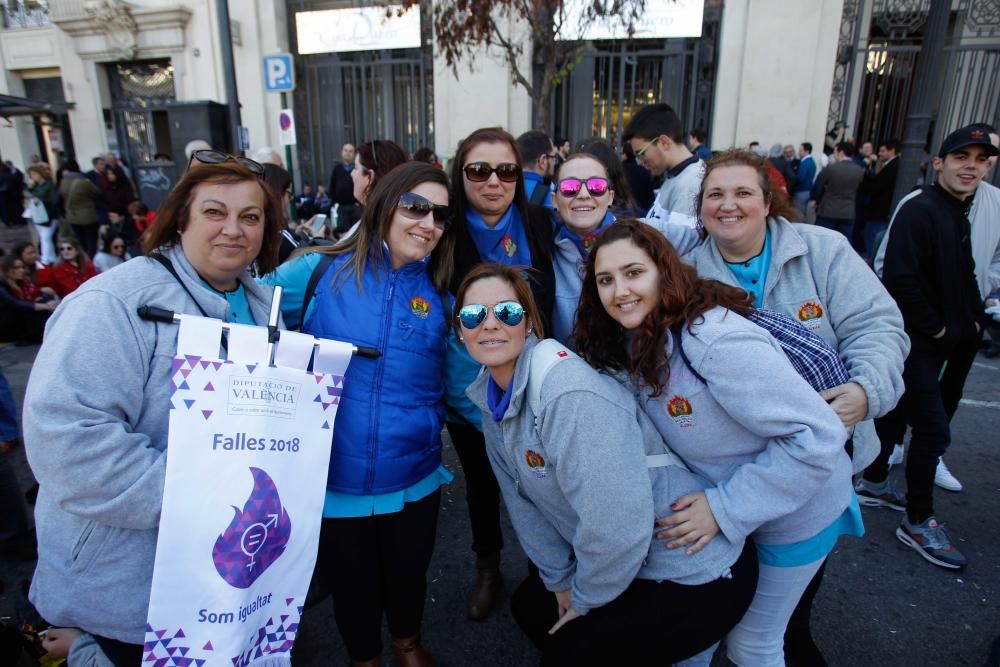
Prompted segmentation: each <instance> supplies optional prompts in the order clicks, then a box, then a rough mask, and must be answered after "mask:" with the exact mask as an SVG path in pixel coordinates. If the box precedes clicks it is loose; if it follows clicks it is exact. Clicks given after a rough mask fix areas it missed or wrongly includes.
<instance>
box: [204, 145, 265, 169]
mask: <svg viewBox="0 0 1000 667" xmlns="http://www.w3.org/2000/svg"><path fill="white" fill-rule="evenodd" d="M195 161H198V162H200V163H201V164H222V163H223V162H235V163H236V164H238V165H240V166H243V167H246V169H247V170H248V171H249V172H251V173H252V174H254V175H255V176H263V175H264V165H262V164H261V163H260V162H257V161H256V160H251V159H250V158H248V157H239V156H237V155H230V154H229V153H223V152H222V151H217V150H212V149H211V148H203V149H201V150H197V151H195V152H193V153H191V159H190V160H188V169H190V168H191V164H192V163H193V162H195Z"/></svg>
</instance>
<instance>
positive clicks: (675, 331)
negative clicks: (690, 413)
mask: <svg viewBox="0 0 1000 667" xmlns="http://www.w3.org/2000/svg"><path fill="white" fill-rule="evenodd" d="M670 333H671V334H672V335H673V337H674V345H676V346H677V351H678V352H680V353H681V359H683V360H684V365H685V366H687V368H688V370H689V371H691V374H692V375H694V376H695V377H696V378H698V380H699V381H700V382H701V383H702V384H705V385H707V384H708V382H706V381H705V378H704V377H703V376H702V374H701V373H699V372H698V371H696V370H695V369H694V366H692V365H691V360H690V359H688V356H687V352H685V351H684V346H683V345H681V334H683V333H684V323H683V322H678V323H676V324H674V326H672V327H670Z"/></svg>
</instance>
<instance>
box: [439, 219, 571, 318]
mask: <svg viewBox="0 0 1000 667" xmlns="http://www.w3.org/2000/svg"><path fill="white" fill-rule="evenodd" d="M512 205H513V204H512ZM455 222H456V224H455V271H454V275H453V277H452V281H451V286H450V288H449V289H450V290H451V293H452V294H456V293H458V286H459V285H460V284H461V283H462V280H463V279H464V278H465V276H466V275H467V274H468V273H469V271H471V270H472V268H473V267H474V266H476V265H477V264H479V263H481V262H482V261H483V260H482V258H481V257H480V256H479V250H478V249H477V248H476V244H475V243H474V242H473V240H472V236H470V235H469V229H468V227H467V226H466V222H465V220H464V219H461V220H459V219H457V218H456V220H455ZM524 232H525V235H526V236H527V237H528V246H529V247H530V248H531V266H532V268H533V269H534V271H532V272H531V273H530V274H529V275H528V276H526V278H528V284H529V286H530V287H531V293H532V295H534V297H535V303H536V304H538V309H539V310H540V311H541V315H542V325H543V326H544V327H545V331H546V333H548V332H550V331H551V330H552V308H553V307H554V306H555V295H556V274H555V270H554V269H553V268H552V248H553V242H552V238H553V227H552V213H551V212H550V211H549V210H548V209H547V208H545V207H544V206H537V205H535V204H528V209H527V215H525V216H524Z"/></svg>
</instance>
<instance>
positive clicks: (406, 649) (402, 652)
mask: <svg viewBox="0 0 1000 667" xmlns="http://www.w3.org/2000/svg"><path fill="white" fill-rule="evenodd" d="M392 652H393V653H394V654H395V655H396V660H398V661H399V667H434V660H432V659H431V656H430V654H429V653H428V652H427V651H425V650H424V647H423V646H421V645H420V635H413V636H412V637H403V638H401V639H393V640H392Z"/></svg>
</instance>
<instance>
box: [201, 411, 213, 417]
mask: <svg viewBox="0 0 1000 667" xmlns="http://www.w3.org/2000/svg"><path fill="white" fill-rule="evenodd" d="M201 414H203V415H205V419H208V418H209V417H211V416H212V411H211V410H202V411H201Z"/></svg>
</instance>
